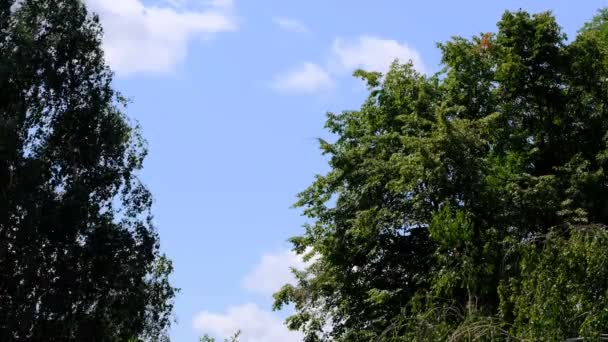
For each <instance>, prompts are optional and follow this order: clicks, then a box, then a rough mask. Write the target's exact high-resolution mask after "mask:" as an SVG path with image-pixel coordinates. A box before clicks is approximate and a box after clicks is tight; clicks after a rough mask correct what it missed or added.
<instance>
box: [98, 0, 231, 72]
mask: <svg viewBox="0 0 608 342" xmlns="http://www.w3.org/2000/svg"><path fill="white" fill-rule="evenodd" d="M86 1H87V4H88V5H89V8H90V9H91V10H92V11H94V12H96V13H98V14H99V16H100V19H101V21H102V24H103V27H104V41H103V46H104V51H105V54H106V59H107V62H108V63H109V65H110V66H111V67H112V69H113V70H114V71H115V72H116V73H117V74H118V75H119V76H125V75H131V74H136V73H154V74H163V73H170V72H172V71H173V70H174V69H175V68H176V67H177V65H179V63H181V62H182V61H183V60H184V59H185V58H186V56H187V53H188V45H189V43H190V42H191V41H192V40H193V39H196V38H198V39H208V38H211V37H214V36H215V35H216V34H219V33H222V32H229V31H235V30H237V29H238V22H237V20H236V17H235V16H234V14H233V7H232V2H231V1H229V0H228V1H227V0H214V1H213V2H210V3H207V4H206V6H205V8H203V9H187V8H186V7H187V6H186V5H187V3H186V2H185V1H183V0H167V1H169V2H170V3H166V4H165V5H162V6H161V5H155V6H147V5H145V4H144V3H143V2H142V1H141V0H120V1H115V0H86Z"/></svg>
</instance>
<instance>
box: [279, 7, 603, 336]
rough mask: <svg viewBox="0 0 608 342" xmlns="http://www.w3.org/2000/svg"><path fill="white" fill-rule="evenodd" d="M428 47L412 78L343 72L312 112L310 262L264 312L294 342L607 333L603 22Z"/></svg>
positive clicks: (537, 24)
mask: <svg viewBox="0 0 608 342" xmlns="http://www.w3.org/2000/svg"><path fill="white" fill-rule="evenodd" d="M497 26H498V30H497V32H496V33H482V34H480V35H478V36H474V37H472V38H470V39H467V38H462V37H455V38H453V39H451V40H450V41H448V42H446V43H443V44H439V45H438V47H439V49H440V50H441V53H442V65H443V69H442V70H441V71H440V72H438V73H436V74H435V75H431V76H427V75H424V74H421V73H419V72H418V71H416V70H415V69H414V68H413V66H412V64H399V63H398V62H395V63H394V64H393V65H392V67H391V69H390V71H388V72H387V73H386V75H382V74H380V73H378V72H372V71H362V70H359V71H357V72H356V73H355V76H357V77H360V78H361V79H363V80H364V81H365V82H366V84H367V86H368V89H369V92H370V94H369V96H368V98H367V100H366V101H365V102H364V103H363V105H362V106H361V108H360V109H359V110H353V111H344V112H342V113H339V114H334V113H329V114H328V117H327V122H326V128H327V129H328V130H329V132H331V133H333V135H334V136H335V137H336V138H335V141H331V142H330V141H324V140H321V141H320V145H321V149H322V152H323V153H324V154H326V155H328V156H329V157H330V161H329V165H330V167H331V169H330V171H329V172H328V173H327V174H325V175H319V176H317V178H316V179H315V181H314V183H313V184H312V185H311V186H310V187H309V188H308V189H306V190H305V191H303V192H302V193H301V194H300V195H299V201H298V202H297V204H296V205H297V206H299V207H302V208H304V214H305V215H306V216H308V217H309V218H311V219H312V223H311V224H309V225H307V226H305V232H304V233H303V234H302V235H301V236H297V237H294V238H292V239H291V241H292V243H293V246H294V249H295V251H297V252H299V253H300V254H303V255H305V257H311V256H312V255H317V256H318V257H317V258H314V259H312V264H311V266H310V267H309V268H308V269H306V270H303V271H299V272H296V276H297V279H298V281H297V284H295V285H286V286H285V287H283V289H282V290H281V291H280V292H278V293H276V294H275V308H281V307H282V306H284V305H287V304H294V305H295V309H296V312H295V314H294V315H292V316H291V317H289V318H288V320H287V324H288V326H289V327H290V328H292V329H297V330H301V331H303V332H304V333H305V336H306V341H328V340H333V341H374V340H382V341H416V340H418V341H428V340H453V341H455V340H467V339H475V338H479V339H486V340H494V339H496V340H505V339H512V340H521V339H526V340H539V339H546V340H559V339H562V340H563V339H565V338H569V337H575V336H587V337H595V338H597V337H598V336H599V335H600V334H601V333H608V311H607V308H608V282H607V279H608V278H607V277H606V272H607V270H608V268H606V265H608V252H607V251H608V249H607V248H606V243H607V242H608V241H607V239H608V230H607V229H606V226H605V225H606V224H608V173H607V172H606V168H607V167H608V135H607V132H608V130H607V129H608V96H607V95H608V34H607V32H608V12H607V11H606V10H603V11H600V13H599V14H598V15H597V16H596V17H595V18H594V19H593V20H592V21H591V22H589V23H588V24H586V25H584V27H583V28H582V29H581V30H580V31H579V33H578V35H577V36H576V37H575V38H574V39H573V40H567V39H566V35H565V34H564V33H563V32H562V30H561V28H560V26H559V25H558V24H557V22H556V20H555V18H554V17H553V16H552V14H551V13H549V12H547V13H539V14H533V15H531V14H529V13H526V12H524V11H517V12H506V13H505V14H504V15H503V16H502V18H501V20H500V21H499V22H498V25H497Z"/></svg>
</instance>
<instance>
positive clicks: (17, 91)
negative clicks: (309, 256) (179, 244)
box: [0, 0, 176, 341]
mask: <svg viewBox="0 0 608 342" xmlns="http://www.w3.org/2000/svg"><path fill="white" fill-rule="evenodd" d="M101 38H102V29H101V27H100V24H99V20H98V18H97V17H96V16H93V15H90V14H88V13H87V10H86V8H85V6H84V5H83V3H82V1H80V0H24V1H19V2H18V3H15V1H14V0H5V1H2V2H0V340H3V341H26V340H27V341H49V340H50V341H124V340H128V338H129V337H133V336H136V337H137V338H138V339H143V340H154V341H157V340H160V339H161V338H162V336H163V335H164V333H165V331H166V328H167V327H168V326H169V324H170V321H171V311H172V305H173V304H172V298H173V297H174V295H175V292H176V289H174V288H173V287H172V286H171V285H170V284H169V282H168V276H169V274H170V273H171V271H172V265H171V262H170V261H169V260H168V259H166V258H165V257H164V256H162V255H161V254H160V252H159V245H158V244H159V241H158V236H157V233H156V232H155V229H154V227H153V225H152V216H151V213H150V207H151V204H152V197H151V195H150V192H149V191H148V189H147V188H146V187H145V186H144V185H143V184H142V183H141V182H140V181H139V180H138V178H137V171H138V170H139V169H141V167H142V162H143V159H144V157H145V155H146V148H145V147H146V146H145V141H144V140H143V139H142V137H141V136H140V134H139V130H138V128H137V127H136V126H135V125H133V124H132V123H130V122H129V120H128V118H127V116H126V115H125V114H124V112H123V111H124V104H125V101H124V98H122V97H121V96H120V95H119V94H118V93H117V92H116V91H115V90H114V89H113V88H112V73H111V71H110V70H109V68H108V67H107V66H106V64H105V62H104V56H103V53H102V49H101Z"/></svg>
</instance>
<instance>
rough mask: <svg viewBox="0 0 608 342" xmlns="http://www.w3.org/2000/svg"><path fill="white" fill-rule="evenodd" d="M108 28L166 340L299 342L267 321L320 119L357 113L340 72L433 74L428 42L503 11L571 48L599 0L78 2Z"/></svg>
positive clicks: (313, 160) (489, 27)
mask: <svg viewBox="0 0 608 342" xmlns="http://www.w3.org/2000/svg"><path fill="white" fill-rule="evenodd" d="M87 2H88V3H89V5H90V7H91V8H92V9H93V10H95V11H97V12H99V13H100V15H101V18H102V23H103V24H104V26H105V31H106V37H105V40H104V48H105V50H106V55H107V59H108V62H109V63H110V65H111V66H112V68H113V69H114V70H115V71H116V74H117V77H116V81H115V84H116V87H117V88H118V89H119V90H120V91H122V92H123V93H124V94H125V95H127V96H128V97H130V98H132V99H133V101H134V102H133V104H132V105H130V107H129V109H128V113H129V115H130V116H131V117H133V118H135V119H136V120H138V121H139V122H140V123H141V125H142V126H143V133H144V136H145V137H146V138H147V139H148V142H149V148H150V154H149V157H148V159H147V161H146V163H145V169H144V171H143V172H142V179H143V180H144V181H145V183H146V184H147V185H148V186H149V187H150V188H151V190H152V191H153V193H154V195H155V198H156V202H155V205H154V213H155V221H156V224H157V225H158V229H159V231H160V234H161V243H162V249H163V251H164V252H165V253H167V254H168V255H169V256H170V257H171V258H172V259H173V261H174V266H175V274H174V275H173V277H172V279H173V282H174V285H175V286H177V287H180V288H181V289H182V292H181V294H180V295H179V297H178V298H177V300H176V307H175V312H176V315H177V318H178V320H179V322H178V324H176V325H174V326H173V328H172V331H171V336H172V338H173V340H175V341H196V340H197V337H198V336H200V335H202V333H203V332H209V333H211V334H215V335H226V334H229V333H230V332H231V331H234V330H236V329H239V328H240V329H242V330H243V335H242V337H243V339H242V341H243V342H291V341H299V335H298V334H297V333H291V332H288V331H287V330H286V329H285V328H284V327H283V326H282V324H281V322H282V319H283V317H284V316H285V313H273V312H271V310H270V306H271V302H272V300H271V297H270V295H271V293H272V292H273V291H274V290H276V289H277V287H278V286H279V284H281V283H283V282H284V281H288V280H289V279H290V276H289V272H288V267H289V266H300V267H301V266H302V263H301V261H300V260H299V259H298V258H297V257H296V256H294V255H293V254H292V253H291V252H289V244H287V243H286V240H287V238H289V237H290V236H293V235H296V234H299V233H300V232H301V224H302V223H303V222H304V218H302V217H301V216H300V212H299V211H298V210H295V209H290V206H291V205H292V204H293V202H294V201H295V195H296V194H297V193H298V192H299V191H301V190H303V189H304V188H305V187H306V186H307V185H308V184H309V183H310V182H311V181H312V179H313V177H314V175H315V174H317V173H322V172H324V171H325V170H326V169H327V166H326V161H325V159H324V158H323V157H322V156H321V155H320V154H319V151H318V148H317V143H316V138H318V137H326V136H327V134H326V133H325V132H324V130H323V124H324V118H325V113H326V112H327V111H341V110H346V109H356V108H357V107H358V105H359V104H360V103H361V102H362V100H363V99H364V98H365V96H366V92H365V88H364V87H363V85H362V84H361V82H359V81H358V80H356V79H353V78H352V77H351V76H350V74H351V73H352V71H353V69H355V68H358V67H364V68H372V69H379V70H384V69H385V68H386V67H387V66H388V63H389V62H390V61H391V60H392V59H393V58H395V57H399V58H401V59H412V60H413V61H414V64H415V66H416V67H417V68H418V70H420V71H422V72H426V73H433V72H435V71H437V70H438V69H439V64H438V63H439V58H440V55H439V52H438V50H437V48H436V43H437V42H442V41H446V40H447V39H449V38H450V37H451V36H454V35H461V36H466V37H468V36H471V35H472V34H478V33H480V32H488V31H495V27H496V26H495V25H496V21H497V20H498V19H499V18H500V15H501V14H502V12H503V11H504V10H506V9H518V8H523V9H526V10H529V11H532V12H537V11H542V10H553V12H554V14H555V15H556V16H557V18H558V21H559V23H560V24H561V25H562V26H563V27H564V31H565V32H566V33H567V34H568V36H569V37H573V36H574V35H575V33H576V30H577V29H578V28H579V27H580V26H581V25H582V23H583V22H585V21H586V20H588V19H589V18H590V17H591V16H592V15H593V14H594V13H595V11H596V10H597V9H598V8H600V7H602V6H605V5H606V3H605V2H604V1H579V2H577V3H576V4H574V2H573V1H570V0H557V1H546V0H535V1H532V0H530V1H523V0H519V1H517V0H512V1H500V2H499V1H494V2H491V1H435V0H426V1H407V2H406V1H397V0H394V1H393V0H384V1H382V0H379V1H363V0H350V1H347V0H335V1H328V0H325V1H321V0H307V1H297V2H296V1H278V0H274V1H271V0H256V1H254V0H233V1H231V0H209V1H204V0H155V1H142V0H120V1H119V0H87Z"/></svg>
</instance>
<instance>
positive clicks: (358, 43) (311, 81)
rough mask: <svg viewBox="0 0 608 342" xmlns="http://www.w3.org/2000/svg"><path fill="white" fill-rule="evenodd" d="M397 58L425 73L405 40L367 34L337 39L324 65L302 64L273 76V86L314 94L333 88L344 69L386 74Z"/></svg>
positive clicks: (418, 58)
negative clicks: (350, 38) (334, 78)
mask: <svg viewBox="0 0 608 342" xmlns="http://www.w3.org/2000/svg"><path fill="white" fill-rule="evenodd" d="M396 59H398V60H399V62H400V63H407V62H409V61H411V62H412V63H413V65H414V68H415V69H416V70H418V71H419V72H421V73H424V72H425V68H424V64H423V63H422V58H421V57H420V53H418V51H417V50H416V49H414V48H412V47H410V46H409V45H407V44H406V43H402V42H398V41H396V40H392V39H385V38H379V37H375V36H370V35H362V36H359V37H358V38H357V39H355V40H344V39H342V38H336V39H335V40H334V43H333V46H332V49H331V53H330V57H329V58H328V59H327V62H326V64H325V67H321V66H319V65H318V64H315V63H303V64H301V65H300V66H299V67H297V68H296V69H293V70H292V71H290V72H287V73H284V74H279V75H278V76H276V77H275V79H274V82H273V83H272V86H273V88H275V89H276V90H280V91H288V92H301V93H313V92H317V91H321V90H326V89H328V88H331V87H333V86H334V81H333V77H334V76H336V74H340V73H343V72H345V71H351V72H352V71H353V70H355V69H359V68H361V69H364V70H367V71H380V72H382V73H386V72H387V71H388V69H389V67H390V65H391V63H393V62H394V61H395V60H396Z"/></svg>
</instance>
